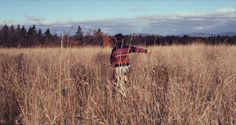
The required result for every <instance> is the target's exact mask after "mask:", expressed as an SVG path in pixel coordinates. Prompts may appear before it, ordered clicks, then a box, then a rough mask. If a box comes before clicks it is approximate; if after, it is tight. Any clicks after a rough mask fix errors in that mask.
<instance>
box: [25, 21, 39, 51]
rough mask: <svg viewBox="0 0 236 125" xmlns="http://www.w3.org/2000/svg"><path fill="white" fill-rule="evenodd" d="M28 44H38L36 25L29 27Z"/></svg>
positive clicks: (29, 45)
mask: <svg viewBox="0 0 236 125" xmlns="http://www.w3.org/2000/svg"><path fill="white" fill-rule="evenodd" d="M27 39H28V40H27V46H28V47H31V46H34V45H36V44H37V42H38V41H37V31H36V26H35V25H33V26H32V27H30V28H29V29H28V33H27Z"/></svg>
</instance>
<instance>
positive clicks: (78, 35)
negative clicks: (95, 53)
mask: <svg viewBox="0 0 236 125" xmlns="http://www.w3.org/2000/svg"><path fill="white" fill-rule="evenodd" d="M83 34H84V33H83V31H82V29H81V27H80V26H78V28H77V31H76V34H75V40H76V41H78V42H79V43H80V44H83V42H84V41H83V39H84V35H83Z"/></svg>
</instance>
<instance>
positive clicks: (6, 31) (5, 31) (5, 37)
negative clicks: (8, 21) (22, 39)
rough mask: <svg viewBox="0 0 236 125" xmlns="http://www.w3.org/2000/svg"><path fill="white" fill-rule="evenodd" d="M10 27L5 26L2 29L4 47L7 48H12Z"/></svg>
mask: <svg viewBox="0 0 236 125" xmlns="http://www.w3.org/2000/svg"><path fill="white" fill-rule="evenodd" d="M9 32H10V30H9V27H8V26H7V25H4V26H3V28H2V32H1V34H2V46H5V47H10V46H9Z"/></svg>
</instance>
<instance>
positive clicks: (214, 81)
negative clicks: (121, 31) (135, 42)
mask: <svg viewBox="0 0 236 125" xmlns="http://www.w3.org/2000/svg"><path fill="white" fill-rule="evenodd" d="M148 50H151V51H152V52H153V53H152V54H151V56H148V55H145V54H132V55H131V57H130V58H131V64H132V66H131V72H130V78H129V79H130V80H129V83H128V84H127V85H126V86H127V88H128V91H127V97H126V98H125V97H123V96H122V95H121V94H119V93H117V92H116V91H115V90H114V88H113V86H112V84H111V81H112V72H113V71H112V67H110V66H109V54H110V51H111V49H101V48H93V47H89V48H73V49H63V50H60V49H56V48H54V49H39V48H38V49H37V48H34V49H1V50H0V53H1V54H0V64H1V65H0V73H1V74H0V76H1V77H0V81H1V84H0V100H1V101H0V107H1V108H0V124H3V125H4V124H25V125H43V124H44V125H54V124H64V125H75V124H114V125H116V124H118V125H119V124H133V125H143V124H153V125H156V124H177V125H182V124H190V125H191V124H192V125H198V124H213V125H218V124H232V125H233V124H236V91H235V90H236V47H235V46H225V45H219V46H206V45H197V44H196V45H189V46H177V45H174V46H162V47H150V48H148Z"/></svg>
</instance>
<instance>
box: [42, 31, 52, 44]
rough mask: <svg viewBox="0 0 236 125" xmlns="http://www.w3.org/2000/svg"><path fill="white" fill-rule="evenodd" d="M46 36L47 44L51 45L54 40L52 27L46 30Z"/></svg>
mask: <svg viewBox="0 0 236 125" xmlns="http://www.w3.org/2000/svg"><path fill="white" fill-rule="evenodd" d="M44 38H45V42H46V43H45V44H47V45H49V44H50V42H52V41H51V40H52V34H51V31H50V29H49V28H48V29H47V30H46V31H45V32H44Z"/></svg>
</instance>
